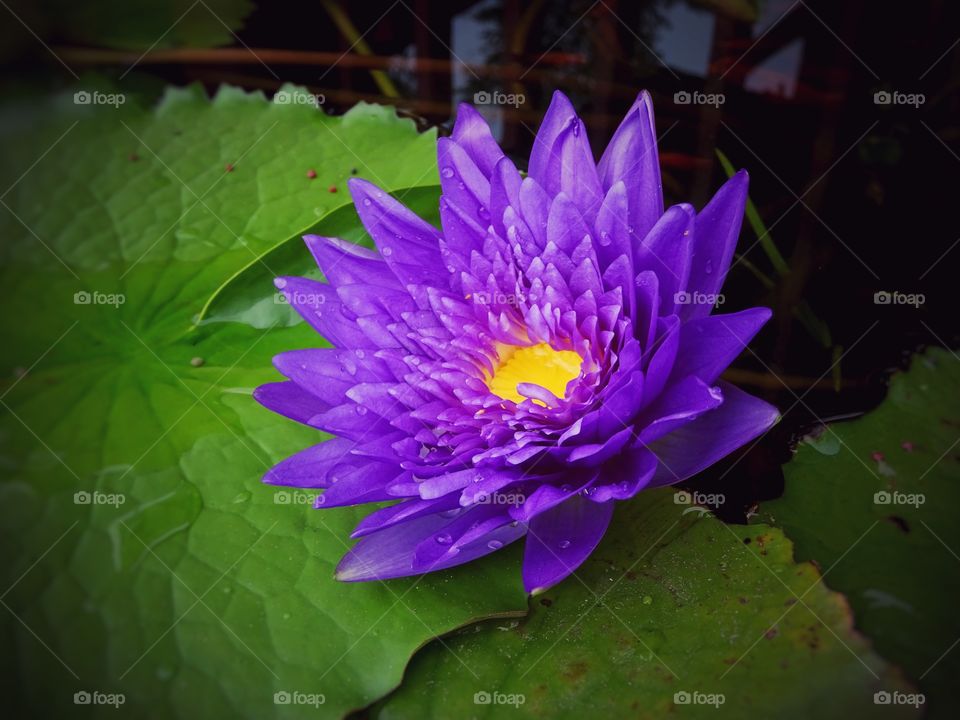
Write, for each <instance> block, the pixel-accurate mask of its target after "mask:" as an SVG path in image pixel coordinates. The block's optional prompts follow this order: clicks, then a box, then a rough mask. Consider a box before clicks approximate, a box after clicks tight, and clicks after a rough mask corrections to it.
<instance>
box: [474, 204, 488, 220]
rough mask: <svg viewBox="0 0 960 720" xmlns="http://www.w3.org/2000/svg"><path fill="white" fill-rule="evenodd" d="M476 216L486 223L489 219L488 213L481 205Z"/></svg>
mask: <svg viewBox="0 0 960 720" xmlns="http://www.w3.org/2000/svg"><path fill="white" fill-rule="evenodd" d="M477 216H478V217H479V218H480V219H481V220H483V221H487V220H489V219H490V211H489V210H487V209H486V208H485V207H483V205H481V206H480V207H479V208H477Z"/></svg>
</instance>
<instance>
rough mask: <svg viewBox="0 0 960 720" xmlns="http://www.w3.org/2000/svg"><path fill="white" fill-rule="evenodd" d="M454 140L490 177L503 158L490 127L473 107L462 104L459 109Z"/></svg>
mask: <svg viewBox="0 0 960 720" xmlns="http://www.w3.org/2000/svg"><path fill="white" fill-rule="evenodd" d="M452 137H453V140H454V141H455V142H456V143H457V144H458V145H459V146H460V147H462V148H463V149H464V150H466V151H467V155H469V156H470V159H471V160H473V162H474V164H476V166H477V167H478V168H480V170H481V171H482V172H483V174H484V175H487V176H488V177H489V176H490V175H492V174H493V169H494V167H496V165H497V163H498V162H499V161H500V159H501V158H502V157H503V151H502V150H501V149H500V146H499V145H497V141H496V140H494V139H493V135H491V134H490V126H489V125H487V121H486V120H484V119H483V116H482V115H481V114H480V113H478V112H477V111H476V110H474V108H473V106H472V105H468V104H467V103H460V105H459V106H458V107H457V121H456V123H454V125H453V135H452Z"/></svg>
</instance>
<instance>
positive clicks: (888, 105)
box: [0, 0, 960, 519]
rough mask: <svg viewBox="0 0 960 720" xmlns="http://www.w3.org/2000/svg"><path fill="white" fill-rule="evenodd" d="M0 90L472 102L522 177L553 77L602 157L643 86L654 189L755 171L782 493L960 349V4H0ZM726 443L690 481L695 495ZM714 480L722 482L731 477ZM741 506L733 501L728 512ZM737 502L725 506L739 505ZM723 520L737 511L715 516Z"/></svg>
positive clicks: (752, 274)
mask: <svg viewBox="0 0 960 720" xmlns="http://www.w3.org/2000/svg"><path fill="white" fill-rule="evenodd" d="M0 5H2V6H3V7H2V8H0V17H3V23H2V28H3V29H2V34H0V55H2V56H0V59H2V61H3V70H2V78H0V81H2V84H3V88H4V97H6V98H8V99H9V98H11V97H22V96H29V95H30V94H32V93H47V92H49V91H51V90H66V89H69V88H71V87H82V86H83V83H87V81H88V78H90V77H96V78H98V82H99V81H101V80H103V81H106V82H109V83H111V84H112V85H113V86H115V87H117V88H119V89H121V90H122V91H123V92H124V93H127V94H133V95H138V96H140V98H142V99H143V101H144V102H151V100H152V98H156V97H158V96H159V93H160V92H161V89H162V88H163V86H164V85H166V84H174V85H186V84H189V83H195V82H199V83H201V84H203V85H204V86H206V87H207V88H208V90H210V91H211V92H212V91H213V90H214V89H215V88H216V87H218V86H219V85H221V84H223V83H229V84H233V85H237V86H241V87H243V88H246V89H248V90H262V91H263V92H264V93H266V94H267V95H268V96H269V95H271V94H273V93H274V92H276V91H277V90H278V89H279V88H280V87H281V85H282V84H283V83H286V82H292V83H296V84H298V85H302V86H304V87H306V88H307V89H308V90H309V92H311V93H314V95H315V97H316V98H317V100H318V104H319V105H320V107H321V109H322V111H324V112H328V113H335V114H339V113H342V112H343V111H345V110H347V109H348V108H350V107H351V106H353V105H354V104H355V103H357V102H358V101H361V100H364V101H368V102H374V103H383V104H389V105H393V106H395V107H396V108H397V109H398V111H399V112H400V113H401V114H403V115H406V116H409V117H411V118H413V119H414V120H415V121H416V122H417V123H418V124H419V125H420V126H421V127H423V128H427V127H430V126H437V127H439V128H440V132H441V133H445V132H449V128H450V127H451V124H452V121H453V118H454V117H455V113H456V107H457V104H458V103H460V102H471V103H474V104H476V105H477V106H478V107H479V109H480V110H481V112H482V113H483V114H484V115H485V117H486V118H487V119H488V120H489V122H490V123H491V125H492V127H493V129H494V133H495V135H496V137H497V138H498V139H499V141H500V142H501V144H502V145H503V148H504V150H505V151H506V152H507V154H508V155H510V156H512V157H513V158H514V159H515V160H516V161H517V162H518V165H519V166H521V167H524V166H525V164H526V160H525V159H526V157H527V155H528V153H529V151H530V147H531V145H532V142H533V137H534V133H535V131H536V128H537V126H538V124H539V120H540V118H541V117H542V115H543V113H544V111H545V110H546V108H547V106H548V104H549V102H550V97H551V94H552V92H553V91H554V90H556V89H559V90H562V91H563V92H565V93H566V94H567V95H569V96H570V98H571V99H572V100H573V102H574V104H575V106H576V107H577V108H578V110H579V111H580V112H581V114H582V117H583V118H584V120H585V122H586V125H587V127H588V129H589V133H590V138H591V142H592V144H593V147H594V151H595V153H596V154H597V155H598V156H599V153H600V152H601V151H602V149H603V147H604V145H605V144H606V142H607V141H608V140H609V138H610V136H611V134H612V133H613V131H614V130H615V128H616V126H617V124H618V123H619V121H620V119H621V118H622V116H623V114H624V113H625V111H626V110H627V109H628V107H629V106H630V104H631V103H632V102H633V100H634V98H635V97H636V94H637V92H638V91H639V90H641V89H647V90H649V91H650V92H651V93H652V95H653V98H654V105H655V108H656V113H657V116H656V122H657V132H658V134H659V136H660V160H661V164H662V169H663V182H664V190H665V193H666V196H667V199H668V202H670V203H675V202H681V201H682V202H692V203H693V204H694V205H695V206H696V207H698V208H699V207H702V206H703V205H704V204H705V202H706V201H707V200H708V199H709V197H710V196H711V194H712V193H713V192H714V191H715V190H716V189H717V188H718V187H719V186H720V185H721V184H722V182H723V181H724V180H725V179H726V177H727V174H728V170H727V169H725V167H724V163H725V161H727V160H728V161H729V164H730V166H732V167H733V168H746V169H747V170H748V171H749V173H750V176H751V199H752V202H753V205H754V207H753V209H752V210H751V217H750V218H749V220H750V221H749V222H745V223H744V229H743V232H742V234H741V238H740V245H739V248H738V256H737V259H736V261H735V265H734V268H733V270H732V271H731V273H730V276H729V277H728V280H727V285H726V287H725V295H726V297H725V301H726V302H725V304H726V305H727V307H728V308H729V310H731V311H732V310H736V309H739V308H742V307H745V306H749V305H756V304H766V305H769V306H770V307H773V308H774V310H775V316H774V320H773V321H772V322H771V323H770V325H769V326H768V327H767V328H766V329H765V330H764V331H763V333H762V334H761V335H760V336H759V337H758V338H757V340H756V341H755V343H754V346H753V348H754V352H748V353H746V354H745V355H744V356H743V357H741V358H740V360H739V361H738V362H737V363H736V365H735V367H734V369H733V370H732V371H731V374H730V379H731V380H733V381H735V382H737V383H739V384H741V385H744V386H747V387H748V389H750V390H751V391H753V392H755V393H757V394H762V395H765V396H766V397H767V398H768V399H769V400H771V401H772V402H775V403H776V404H777V405H778V406H779V407H780V408H781V410H782V411H784V413H785V414H784V422H783V423H782V424H781V425H780V426H779V427H778V428H777V429H776V431H775V432H773V433H771V434H770V435H769V436H768V437H767V438H765V439H764V441H763V442H762V443H761V444H760V446H759V447H757V448H755V449H753V450H752V451H751V454H750V457H749V459H748V461H747V465H748V467H749V468H750V472H749V473H748V475H749V477H750V478H751V483H752V486H751V487H744V488H742V489H740V490H739V491H740V492H742V493H743V498H740V499H747V500H750V501H755V500H761V499H765V498H766V497H774V496H776V495H778V494H779V492H780V488H781V486H780V485H779V483H780V482H781V480H780V471H779V465H780V463H781V462H782V461H783V460H784V459H785V458H786V456H787V454H788V452H789V447H790V445H791V443H792V442H794V441H795V440H796V438H797V437H799V436H800V435H801V434H803V433H806V432H810V431H812V430H813V431H815V428H816V426H817V425H818V424H819V423H821V422H823V421H826V420H835V419H842V418H846V417H855V416H857V415H859V414H861V413H863V412H865V411H866V410H868V409H870V408H871V407H873V406H875V405H876V404H877V403H878V402H879V401H880V399H881V398H882V397H883V395H884V392H885V382H886V378H887V377H888V376H889V374H890V372H891V371H892V370H894V369H896V368H898V367H901V366H902V365H903V364H904V363H905V360H906V358H907V357H908V356H909V354H910V353H912V352H913V351H916V350H917V349H919V348H922V347H924V346H927V345H944V346H947V347H952V348H954V347H956V346H957V341H958V324H957V322H956V315H957V312H956V309H957V302H956V298H955V297H954V295H953V287H954V286H953V277H954V276H955V274H956V271H957V268H958V264H957V260H958V259H960V249H957V248H956V246H957V245H958V244H960V222H958V221H957V216H956V213H955V212H954V206H953V203H954V202H955V198H954V196H955V194H956V192H957V189H958V187H960V183H958V182H957V179H956V178H957V176H958V171H960V122H958V118H960V114H958V110H960V96H958V80H960V22H958V21H960V7H958V5H957V4H956V3H950V2H944V1H943V0H917V1H916V2H912V3H889V4H887V3H870V2H867V1H866V0H848V1H847V2H843V3H835V2H818V1H811V2H801V1H799V0H797V1H792V2H791V1H790V0H651V1H647V2H623V1H622V0H573V1H570V2H561V1H559V0H533V1H532V2H519V1H518V0H482V1H481V2H468V1H450V0H448V1H446V2H430V1H429V0H395V1H392V2H391V1H390V0H376V1H370V2H363V3H357V2H354V3H347V2H338V1H336V0H317V1H316V2H311V3H303V2H293V1H292V0H274V1H273V2H265V1H263V0H261V1H260V2H248V1H247V0H196V1H194V0H168V1H166V2H161V1H160V0H153V1H143V2H137V3H120V2H116V1H115V0H97V1H96V2H85V3H82V4H79V3H72V2H66V1H65V0H40V1H39V2H37V1H27V0H23V1H22V2H21V1H19V0H3V1H2V2H0ZM737 460H738V458H737V457H734V458H731V459H730V460H728V461H727V463H722V464H720V465H719V466H717V467H716V468H714V470H713V471H711V472H710V473H707V474H705V476H704V477H702V478H700V479H699V480H698V483H700V485H701V486H703V487H705V488H708V487H709V486H710V484H711V482H714V481H715V479H719V478H720V477H722V476H723V474H724V472H725V468H726V467H727V466H728V464H729V463H731V462H736V461H737ZM725 492H727V493H728V494H730V493H731V492H733V491H732V490H731V489H730V488H726V489H725ZM727 507H729V508H739V507H741V504H740V503H737V502H732V503H728V505H727ZM735 512H739V510H736V511H735ZM728 519H736V518H733V517H731V518H728Z"/></svg>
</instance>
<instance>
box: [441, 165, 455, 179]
mask: <svg viewBox="0 0 960 720" xmlns="http://www.w3.org/2000/svg"><path fill="white" fill-rule="evenodd" d="M440 174H441V175H443V176H444V177H445V178H452V177H453V168H452V167H445V168H444V169H443V170H441V171H440Z"/></svg>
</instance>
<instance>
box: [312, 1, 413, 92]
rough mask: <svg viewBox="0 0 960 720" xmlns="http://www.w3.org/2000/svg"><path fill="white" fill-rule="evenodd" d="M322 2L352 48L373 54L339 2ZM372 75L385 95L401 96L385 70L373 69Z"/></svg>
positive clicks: (358, 51) (359, 52) (359, 51)
mask: <svg viewBox="0 0 960 720" xmlns="http://www.w3.org/2000/svg"><path fill="white" fill-rule="evenodd" d="M320 3H321V4H322V5H323V9H324V10H326V11H327V14H328V15H329V16H330V19H331V20H333V24H334V25H336V26H337V29H338V30H339V31H340V34H341V35H343V37H344V38H346V39H347V41H348V42H349V43H350V49H351V50H354V51H356V53H357V54H358V55H373V50H372V49H371V48H370V46H369V45H368V44H367V41H366V40H364V39H363V36H362V35H361V34H360V33H359V32H358V31H357V28H356V26H355V25H354V24H353V21H351V20H350V17H349V16H348V15H347V13H346V12H345V11H344V9H343V8H342V7H340V4H339V3H337V2H335V0H320ZM370 75H371V77H372V78H373V81H374V82H375V83H376V84H377V87H378V88H380V92H382V93H383V94H384V95H386V96H387V97H391V98H396V97H400V92H399V91H398V90H397V86H396V85H394V84H393V80H391V79H390V76H389V75H387V73H385V72H384V71H383V70H371V71H370Z"/></svg>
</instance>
